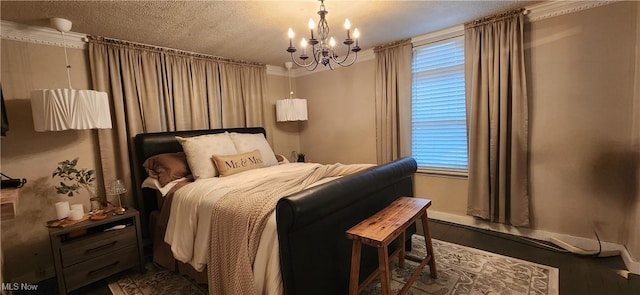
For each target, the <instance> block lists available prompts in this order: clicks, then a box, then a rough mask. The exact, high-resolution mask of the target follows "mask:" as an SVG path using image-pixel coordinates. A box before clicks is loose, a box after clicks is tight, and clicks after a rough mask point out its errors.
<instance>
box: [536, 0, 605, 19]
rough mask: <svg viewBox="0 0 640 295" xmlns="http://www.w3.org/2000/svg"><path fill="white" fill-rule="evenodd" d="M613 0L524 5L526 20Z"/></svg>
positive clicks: (599, 4)
mask: <svg viewBox="0 0 640 295" xmlns="http://www.w3.org/2000/svg"><path fill="white" fill-rule="evenodd" d="M616 2H618V0H615V1H550V2H542V3H538V4H534V5H531V6H527V7H525V9H526V10H527V20H529V21H539V20H543V19H547V18H552V17H556V16H561V15H565V14H569V13H574V12H578V11H582V10H586V9H591V8H595V7H600V6H604V5H608V4H612V3H616Z"/></svg>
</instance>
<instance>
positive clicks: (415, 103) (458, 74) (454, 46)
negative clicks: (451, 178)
mask: <svg viewBox="0 0 640 295" xmlns="http://www.w3.org/2000/svg"><path fill="white" fill-rule="evenodd" d="M411 87H412V106H411V108H412V110H411V142H412V143H411V145H412V146H411V154H412V156H413V157H414V158H415V159H416V161H417V162H418V169H419V170H420V171H424V172H434V173H444V174H461V175H466V173H467V167H468V166H467V125H466V124H467V123H466V107H465V93H464V91H465V90H464V88H465V85H464V38H463V36H457V37H454V38H449V39H446V40H442V41H437V42H432V43H428V44H425V45H422V46H419V47H416V48H414V51H413V64H412V86H411Z"/></svg>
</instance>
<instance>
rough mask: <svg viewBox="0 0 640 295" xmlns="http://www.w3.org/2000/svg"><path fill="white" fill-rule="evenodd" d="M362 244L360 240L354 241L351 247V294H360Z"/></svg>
mask: <svg viewBox="0 0 640 295" xmlns="http://www.w3.org/2000/svg"><path fill="white" fill-rule="evenodd" d="M361 249H362V243H361V242H360V240H357V239H356V240H353V244H352V246H351V274H350V275H349V294H350V295H357V294H358V287H359V286H358V283H359V282H360V250H361Z"/></svg>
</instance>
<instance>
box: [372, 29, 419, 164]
mask: <svg viewBox="0 0 640 295" xmlns="http://www.w3.org/2000/svg"><path fill="white" fill-rule="evenodd" d="M374 52H375V53H376V60H377V65H376V78H375V99H376V144H377V149H376V154H377V161H378V164H383V163H387V162H390V161H393V160H395V159H398V158H399V157H401V156H405V155H409V154H410V153H411V136H409V134H410V131H411V52H412V51H411V40H410V39H405V40H401V41H397V42H394V43H390V44H385V45H381V46H378V47H376V48H374Z"/></svg>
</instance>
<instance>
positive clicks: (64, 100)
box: [31, 89, 111, 132]
mask: <svg viewBox="0 0 640 295" xmlns="http://www.w3.org/2000/svg"><path fill="white" fill-rule="evenodd" d="M31 112H32V114H33V125H34V129H35V130H36V131H40V132H42V131H62V130H68V129H78V130H79V129H108V128H111V114H110V112H109V100H108V97H107V94H106V93H104V92H97V91H93V90H77V89H38V90H33V91H31Z"/></svg>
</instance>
